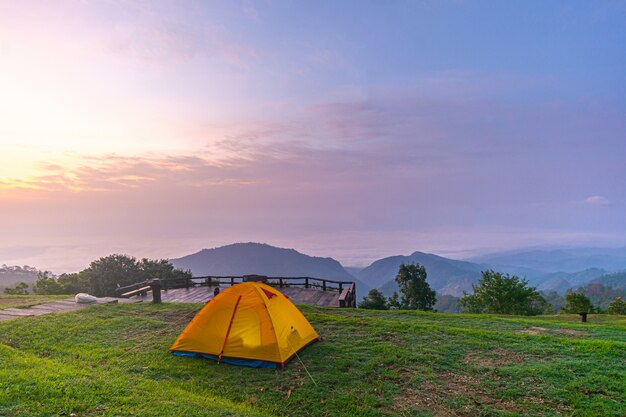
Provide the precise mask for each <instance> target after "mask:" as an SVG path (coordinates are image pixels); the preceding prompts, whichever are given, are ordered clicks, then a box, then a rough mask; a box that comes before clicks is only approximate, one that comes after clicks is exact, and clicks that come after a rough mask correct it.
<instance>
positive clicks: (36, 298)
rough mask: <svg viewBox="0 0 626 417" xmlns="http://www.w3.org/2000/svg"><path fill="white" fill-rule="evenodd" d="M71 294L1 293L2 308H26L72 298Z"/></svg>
mask: <svg viewBox="0 0 626 417" xmlns="http://www.w3.org/2000/svg"><path fill="white" fill-rule="evenodd" d="M70 297H71V295H34V294H29V295H6V294H0V310H3V309H5V308H26V307H32V306H36V305H39V304H46V303H51V302H53V301H57V300H63V299H66V298H70Z"/></svg>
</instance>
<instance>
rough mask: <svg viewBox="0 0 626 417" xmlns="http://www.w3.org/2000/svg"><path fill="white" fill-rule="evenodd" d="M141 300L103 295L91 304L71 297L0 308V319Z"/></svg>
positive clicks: (65, 311) (64, 311)
mask: <svg viewBox="0 0 626 417" xmlns="http://www.w3.org/2000/svg"><path fill="white" fill-rule="evenodd" d="M140 301H141V300H131V299H126V298H113V297H103V298H97V299H96V302H95V303H92V304H78V303H76V302H75V301H74V299H73V298H67V299H65V300H59V301H53V302H51V303H47V304H39V305H36V306H32V307H26V308H6V309H4V310H0V321H4V320H12V319H17V318H20V317H30V316H41V315H44V314H53V313H67V312H69V311H76V310H80V309H82V308H85V307H90V306H93V305H98V304H115V303H136V302H140Z"/></svg>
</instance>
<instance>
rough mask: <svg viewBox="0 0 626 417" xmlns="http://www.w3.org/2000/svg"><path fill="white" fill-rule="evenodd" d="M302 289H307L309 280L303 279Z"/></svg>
mask: <svg viewBox="0 0 626 417" xmlns="http://www.w3.org/2000/svg"><path fill="white" fill-rule="evenodd" d="M304 288H309V278H305V279H304Z"/></svg>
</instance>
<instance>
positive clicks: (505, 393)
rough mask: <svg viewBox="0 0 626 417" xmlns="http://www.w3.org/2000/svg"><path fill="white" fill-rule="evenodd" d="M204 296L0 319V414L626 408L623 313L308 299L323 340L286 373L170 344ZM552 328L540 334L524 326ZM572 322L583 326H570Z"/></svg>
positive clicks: (589, 412)
mask: <svg viewBox="0 0 626 417" xmlns="http://www.w3.org/2000/svg"><path fill="white" fill-rule="evenodd" d="M201 307H202V306H201V305H198V304H175V303H172V304H162V305H151V304H143V303H139V304H119V305H103V306H95V307H91V308H88V309H84V310H81V311H78V312H73V313H66V314H57V315H46V316H40V317H27V318H22V319H18V320H12V321H8V322H2V323H0V415H2V416H7V417H12V416H53V415H55V416H56V415H65V416H69V415H70V414H71V413H75V414H76V415H77V416H131V415H150V416H420V415H423V416H431V415H432V416H514V415H528V416H557V415H575V416H597V415H603V416H620V415H625V414H626V408H625V405H624V398H626V337H625V335H626V320H624V319H623V318H620V317H609V316H606V317H602V320H597V321H596V320H595V317H596V316H592V317H591V318H590V321H591V322H590V323H588V324H587V325H582V324H579V323H576V322H575V321H574V320H572V319H571V318H570V317H567V316H549V317H533V318H522V317H498V316H487V315H485V316H481V315H478V316H471V315H459V314H456V315H455V314H440V313H437V314H435V313H416V312H403V311H387V312H374V311H365V310H359V309H324V308H316V307H309V306H301V309H302V310H303V312H304V313H305V315H306V316H307V317H308V318H309V320H310V321H311V323H312V324H313V326H314V327H315V328H316V330H317V331H318V333H319V334H320V335H321V336H322V337H323V340H322V341H321V342H320V343H316V344H313V345H311V346H309V347H308V348H306V349H305V350H304V351H303V352H302V353H301V355H300V357H301V358H302V360H303V362H304V364H305V365H306V367H307V368H308V370H309V371H310V372H311V374H312V375H313V377H314V378H315V381H316V383H317V385H316V384H314V383H313V382H312V381H311V379H310V378H309V377H308V375H307V374H306V371H305V369H304V367H303V365H302V364H301V363H300V362H299V361H298V360H295V361H293V362H291V363H290V364H289V365H288V367H287V369H286V370H284V371H280V370H279V371H277V370H266V369H262V370H259V369H251V368H243V367H236V366H230V365H217V364H216V363H215V362H213V361H209V360H203V359H191V358H182V357H175V356H172V355H169V354H168V353H167V352H166V351H167V348H168V347H169V346H170V344H171V343H172V342H173V341H174V339H175V338H176V337H177V336H178V334H179V333H180V332H181V331H182V329H183V328H184V327H185V326H186V324H187V323H188V322H189V320H190V319H191V317H192V316H193V315H194V314H195V312H197V311H198V310H199V309H200V308H201ZM533 327H535V328H542V329H545V330H541V331H539V332H538V333H536V334H531V333H528V332H524V330H528V329H531V328H533ZM571 330H574V331H576V332H571Z"/></svg>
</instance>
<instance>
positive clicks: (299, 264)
mask: <svg viewBox="0 0 626 417" xmlns="http://www.w3.org/2000/svg"><path fill="white" fill-rule="evenodd" d="M170 262H172V264H173V265H174V266H175V267H177V268H181V269H183V270H190V271H191V272H192V273H193V275H194V276H203V275H247V274H260V275H268V276H275V277H280V276H283V277H286V276H311V277H318V278H327V279H335V280H349V281H355V282H356V284H357V292H358V297H359V298H362V297H363V296H364V295H365V294H367V292H369V290H370V289H372V288H378V289H380V290H381V291H382V292H383V293H384V294H386V295H391V294H392V293H393V292H394V291H396V290H397V285H396V283H395V276H396V274H397V272H398V268H399V267H400V265H401V264H402V263H405V264H406V263H419V264H421V265H423V266H424V267H425V268H426V271H427V273H428V282H429V284H430V286H431V287H432V288H433V289H434V290H435V291H437V293H438V294H439V295H452V296H456V297H458V296H461V295H463V292H464V291H468V292H470V291H471V290H472V284H474V283H476V282H477V281H478V279H479V278H480V277H481V271H484V270H487V269H493V270H495V271H500V272H504V273H508V274H512V275H518V276H520V277H525V278H527V279H528V281H529V283H530V284H531V285H533V286H536V287H537V288H538V289H539V290H541V291H546V292H548V291H556V292H558V293H560V294H563V293H565V291H566V290H568V289H570V288H578V287H581V286H583V285H586V284H588V283H590V282H593V283H597V284H602V285H609V286H613V287H615V288H617V287H619V286H624V279H625V277H626V273H623V274H619V273H620V272H622V271H624V270H626V248H614V249H597V248H577V249H558V250H523V251H517V252H506V253H495V254H490V255H484V256H481V257H475V258H472V259H466V260H455V259H449V258H445V257H442V256H439V255H435V254H430V253H424V252H413V253H412V254H410V255H397V256H390V257H386V258H383V259H379V260H376V261H374V262H373V263H372V264H370V265H369V266H367V267H365V268H359V267H344V266H342V265H341V264H340V263H339V262H338V261H336V260H335V259H333V258H330V257H316V256H309V255H306V254H303V253H300V252H298V251H296V250H294V249H285V248H277V247H274V246H270V245H267V244H263V243H235V244H232V245H227V246H222V247H218V248H213V249H202V250H200V251H199V252H196V253H193V254H190V255H187V256H183V257H181V258H175V259H170ZM3 268H4V269H2V268H0V286H3V285H4V286H8V285H14V284H15V283H17V282H18V281H27V282H32V281H34V280H35V278H36V272H37V270H36V269H35V268H30V267H7V266H6V265H5V266H3ZM24 268H26V269H24Z"/></svg>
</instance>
